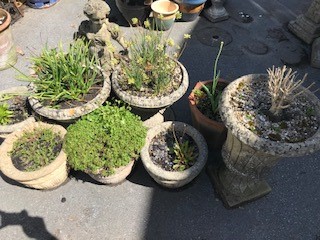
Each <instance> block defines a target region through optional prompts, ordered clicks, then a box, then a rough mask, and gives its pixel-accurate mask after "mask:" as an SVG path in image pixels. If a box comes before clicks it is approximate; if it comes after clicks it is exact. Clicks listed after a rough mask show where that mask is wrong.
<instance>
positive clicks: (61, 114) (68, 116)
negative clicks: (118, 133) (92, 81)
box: [28, 73, 111, 123]
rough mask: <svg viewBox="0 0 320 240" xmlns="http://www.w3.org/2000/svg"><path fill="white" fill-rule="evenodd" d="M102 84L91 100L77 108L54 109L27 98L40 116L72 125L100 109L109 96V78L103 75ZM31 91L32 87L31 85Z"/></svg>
mask: <svg viewBox="0 0 320 240" xmlns="http://www.w3.org/2000/svg"><path fill="white" fill-rule="evenodd" d="M103 77H104V82H103V87H102V88H101V90H100V92H99V93H98V94H97V96H95V97H94V98H93V99H92V100H90V101H89V102H87V103H84V104H83V105H81V106H78V107H72V108H67V109H56V108H51V107H50V106H44V105H42V104H41V102H40V101H38V100H37V99H35V98H33V97H29V98H28V100H29V103H30V106H31V108H32V109H33V110H34V111H35V112H36V113H37V114H39V115H40V116H42V117H45V118H48V119H52V120H55V121H57V122H64V123H72V122H74V121H75V120H77V119H78V118H80V117H81V116H83V115H86V114H88V113H90V112H92V111H94V110H95V109H97V108H98V107H100V106H101V105H102V104H103V103H104V102H105V101H106V99H107V98H108V97H109V95H110V91H111V84H110V79H109V76H107V75H106V74H104V73H103ZM31 89H32V90H33V85H32V84H31Z"/></svg>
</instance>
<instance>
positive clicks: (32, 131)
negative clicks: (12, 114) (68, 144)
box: [0, 122, 68, 189]
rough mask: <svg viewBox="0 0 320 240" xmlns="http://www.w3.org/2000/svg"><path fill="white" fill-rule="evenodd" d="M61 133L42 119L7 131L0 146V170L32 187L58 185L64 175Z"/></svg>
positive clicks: (57, 128) (63, 179)
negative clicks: (9, 132)
mask: <svg viewBox="0 0 320 240" xmlns="http://www.w3.org/2000/svg"><path fill="white" fill-rule="evenodd" d="M65 134H66V130H65V129H64V128H63V127H61V126H59V125H52V124H46V123H42V122H36V123H31V124H28V125H26V126H25V127H24V128H22V129H19V130H17V131H14V132H13V133H11V134H9V135H8V136H7V138H6V139H5V140H4V141H3V143H2V145H1V146H0V155H1V161H0V169H1V171H2V173H3V174H4V175H6V176H7V177H9V178H11V179H13V180H15V181H17V182H19V183H21V184H23V185H26V186H28V187H31V188H35V189H53V188H56V187H58V186H60V185H61V184H62V183H64V182H65V181H66V179H67V177H68V167H67V156H66V154H65V153H64V151H63V150H62V144H63V139H64V135H65Z"/></svg>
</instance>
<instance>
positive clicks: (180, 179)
mask: <svg viewBox="0 0 320 240" xmlns="http://www.w3.org/2000/svg"><path fill="white" fill-rule="evenodd" d="M173 125H174V129H175V130H176V131H178V132H185V134H187V135H189V136H190V137H191V138H192V139H193V140H194V142H195V143H196V144H197V147H198V149H199V155H198V158H197V161H196V162H195V164H194V165H193V166H192V167H190V168H188V169H186V170H184V171H181V172H179V171H174V172H170V171H166V170H164V169H162V168H160V167H159V166H157V165H155V164H154V163H153V162H152V159H151V157H150V154H149V147H150V143H151V141H152V139H153V138H154V137H155V136H156V135H158V134H159V133H161V132H165V131H168V130H169V129H171V128H172V126H173ZM207 157H208V147H207V144H206V141H205V139H204V138H203V136H202V135H201V134H200V133H199V132H198V131H197V130H196V129H195V128H193V127H192V126H190V125H188V124H186V123H182V122H175V121H173V122H172V121H169V122H164V123H162V124H160V125H158V126H156V127H153V128H151V129H149V131H148V133H147V138H146V144H145V145H144V147H143V148H142V151H141V160H142V163H143V165H144V168H145V169H146V170H147V172H148V173H149V174H150V176H151V177H152V178H153V179H154V180H155V181H156V182H157V183H158V184H160V185H162V186H164V187H168V188H179V187H182V186H184V185H186V184H188V183H190V182H191V181H192V180H193V179H194V178H195V177H196V176H198V175H199V173H200V172H201V170H202V169H203V167H204V165H205V164H206V161H207Z"/></svg>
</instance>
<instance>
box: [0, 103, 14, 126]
mask: <svg viewBox="0 0 320 240" xmlns="http://www.w3.org/2000/svg"><path fill="white" fill-rule="evenodd" d="M12 117H13V111H11V110H10V109H9V105H8V104H7V103H3V104H0V125H5V124H8V123H10V122H11V119H12Z"/></svg>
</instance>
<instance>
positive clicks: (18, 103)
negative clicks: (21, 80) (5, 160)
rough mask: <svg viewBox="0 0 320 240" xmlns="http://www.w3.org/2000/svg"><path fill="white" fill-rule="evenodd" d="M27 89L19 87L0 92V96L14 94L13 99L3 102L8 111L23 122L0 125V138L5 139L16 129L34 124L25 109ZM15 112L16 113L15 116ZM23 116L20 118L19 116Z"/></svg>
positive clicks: (32, 118)
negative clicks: (7, 106) (8, 108)
mask: <svg viewBox="0 0 320 240" xmlns="http://www.w3.org/2000/svg"><path fill="white" fill-rule="evenodd" d="M28 92H29V91H28V88H27V87H25V86H20V87H12V88H9V89H6V90H3V91H0V96H2V95H4V94H15V96H13V98H12V99H11V100H10V101H9V100H6V101H5V102H6V103H7V104H8V105H9V106H10V109H11V110H12V111H13V112H14V115H16V114H17V115H19V116H18V117H19V118H20V117H21V118H22V119H23V120H17V121H15V122H14V123H10V124H6V125H0V138H5V137H6V136H7V135H8V134H9V133H12V132H13V131H16V130H18V129H21V128H23V127H24V126H26V125H28V124H30V123H33V122H35V119H34V117H32V116H30V115H29V114H28V109H27V105H26V104H27V95H28ZM15 112H17V113H16V114H15ZM20 112H21V114H22V115H25V116H20V115H21V114H20Z"/></svg>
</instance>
